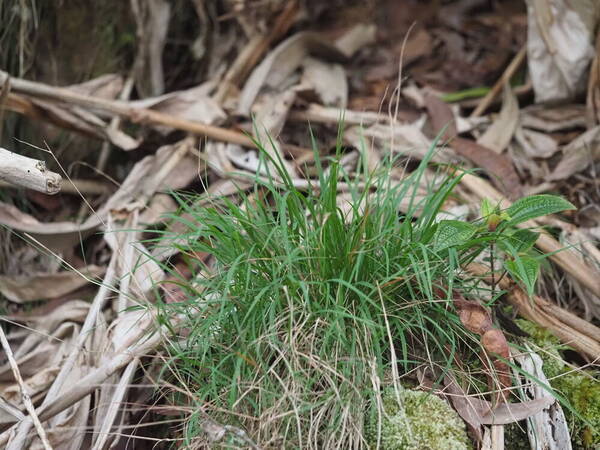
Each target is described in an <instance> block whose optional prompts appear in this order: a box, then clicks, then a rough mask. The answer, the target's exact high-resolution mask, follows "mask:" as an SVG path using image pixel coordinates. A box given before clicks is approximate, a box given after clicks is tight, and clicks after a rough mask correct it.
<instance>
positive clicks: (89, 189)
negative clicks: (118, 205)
mask: <svg viewBox="0 0 600 450" xmlns="http://www.w3.org/2000/svg"><path fill="white" fill-rule="evenodd" d="M18 187H19V186H16V185H14V184H12V183H9V182H7V181H0V188H5V189H6V188H18ZM115 189H116V188H115V186H114V185H112V184H110V183H105V182H102V181H98V180H87V179H82V178H79V179H78V178H72V179H69V180H66V181H65V182H64V183H63V184H62V185H61V187H60V193H61V194H72V195H79V194H88V195H103V194H110V193H112V192H114V191H115Z"/></svg>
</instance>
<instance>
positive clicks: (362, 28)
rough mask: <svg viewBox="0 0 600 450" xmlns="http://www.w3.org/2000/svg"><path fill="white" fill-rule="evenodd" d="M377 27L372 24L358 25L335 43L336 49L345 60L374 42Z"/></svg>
mask: <svg viewBox="0 0 600 450" xmlns="http://www.w3.org/2000/svg"><path fill="white" fill-rule="evenodd" d="M376 31H377V27H376V26H375V25H374V24H372V23H371V24H365V23H358V24H356V25H354V26H353V27H352V28H350V29H349V30H348V31H346V32H345V33H344V34H343V35H342V36H340V37H339V38H338V39H337V40H336V41H335V46H336V48H337V49H338V50H339V51H341V52H342V54H344V55H345V56H346V57H347V58H351V57H352V56H353V55H354V54H355V53H356V52H357V51H358V50H360V49H361V48H363V47H365V46H366V45H369V44H372V43H373V42H375V35H376Z"/></svg>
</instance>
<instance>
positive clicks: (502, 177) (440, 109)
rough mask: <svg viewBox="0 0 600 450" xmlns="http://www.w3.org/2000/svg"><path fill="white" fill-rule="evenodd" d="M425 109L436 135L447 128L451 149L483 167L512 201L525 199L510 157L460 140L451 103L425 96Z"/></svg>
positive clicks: (429, 95) (445, 136)
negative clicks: (522, 196) (519, 198)
mask: <svg viewBox="0 0 600 450" xmlns="http://www.w3.org/2000/svg"><path fill="white" fill-rule="evenodd" d="M425 105H426V107H427V111H428V112H429V116H430V117H431V122H432V126H433V132H434V133H435V134H436V135H437V134H438V133H439V132H441V130H442V129H444V127H446V130H445V132H444V135H443V136H442V142H443V141H450V142H449V143H450V146H451V147H452V148H453V149H454V151H456V153H457V154H458V155H460V156H462V157H464V158H467V159H468V160H470V161H472V162H473V164H475V165H476V166H477V167H481V168H482V169H485V170H486V171H487V172H488V173H489V174H490V175H493V176H492V177H491V178H492V181H493V182H494V184H496V185H497V186H498V187H499V188H500V189H501V190H502V191H504V192H506V193H508V196H509V197H510V198H513V199H514V198H518V197H520V196H521V193H522V186H521V181H520V180H519V176H518V175H517V172H516V171H515V168H514V166H513V164H512V161H511V160H510V159H509V158H508V157H507V156H506V155H499V154H498V153H496V152H494V151H492V150H490V149H489V148H487V147H483V146H481V145H479V144H478V143H476V142H474V141H471V140H469V139H464V138H460V137H456V134H457V131H456V125H455V123H454V115H453V114H452V110H451V109H450V106H449V105H448V104H447V103H445V102H443V101H442V100H441V99H440V98H438V97H437V96H435V95H432V94H427V95H425Z"/></svg>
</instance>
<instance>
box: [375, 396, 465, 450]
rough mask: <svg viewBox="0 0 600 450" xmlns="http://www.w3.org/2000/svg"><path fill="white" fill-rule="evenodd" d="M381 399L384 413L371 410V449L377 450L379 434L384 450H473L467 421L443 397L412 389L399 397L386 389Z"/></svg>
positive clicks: (380, 443) (381, 446)
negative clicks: (465, 422) (467, 431)
mask: <svg viewBox="0 0 600 450" xmlns="http://www.w3.org/2000/svg"><path fill="white" fill-rule="evenodd" d="M381 400H382V401H381V403H382V406H383V411H382V412H381V413H380V411H378V410H377V408H376V407H372V408H371V411H370V415H369V422H368V423H367V431H366V437H367V439H368V444H369V447H370V448H373V449H374V448H377V442H378V435H379V445H380V446H379V448H381V449H382V450H411V449H414V450H418V449H450V450H466V449H469V448H471V445H470V443H469V439H468V438H467V433H466V429H465V424H464V422H463V421H462V419H461V418H460V417H459V416H458V414H457V413H456V412H455V411H454V410H453V409H452V408H451V407H450V405H448V403H446V402H445V401H444V400H442V399H441V398H439V397H436V396H435V395H432V394H429V393H427V392H423V391H415V390H409V389H400V391H399V392H398V395H396V392H395V390H394V389H393V388H387V389H386V390H384V392H383V394H382V399H381ZM398 400H400V403H398ZM378 430H380V431H378Z"/></svg>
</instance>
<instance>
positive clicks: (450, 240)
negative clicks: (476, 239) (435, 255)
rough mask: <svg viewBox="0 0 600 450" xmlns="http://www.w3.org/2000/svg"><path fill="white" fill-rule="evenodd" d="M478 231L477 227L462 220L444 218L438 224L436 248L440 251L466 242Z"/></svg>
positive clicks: (435, 240) (435, 239)
mask: <svg viewBox="0 0 600 450" xmlns="http://www.w3.org/2000/svg"><path fill="white" fill-rule="evenodd" d="M476 232H477V227H475V225H473V224H470V223H468V222H462V221H460V220H442V221H440V223H439V224H438V227H437V230H436V232H435V238H434V247H433V248H434V250H435V251H437V252H439V251H441V250H445V249H447V248H448V247H455V246H458V245H463V244H465V243H466V242H467V241H468V240H469V239H471V238H472V237H473V235H474V234H475V233H476Z"/></svg>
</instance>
